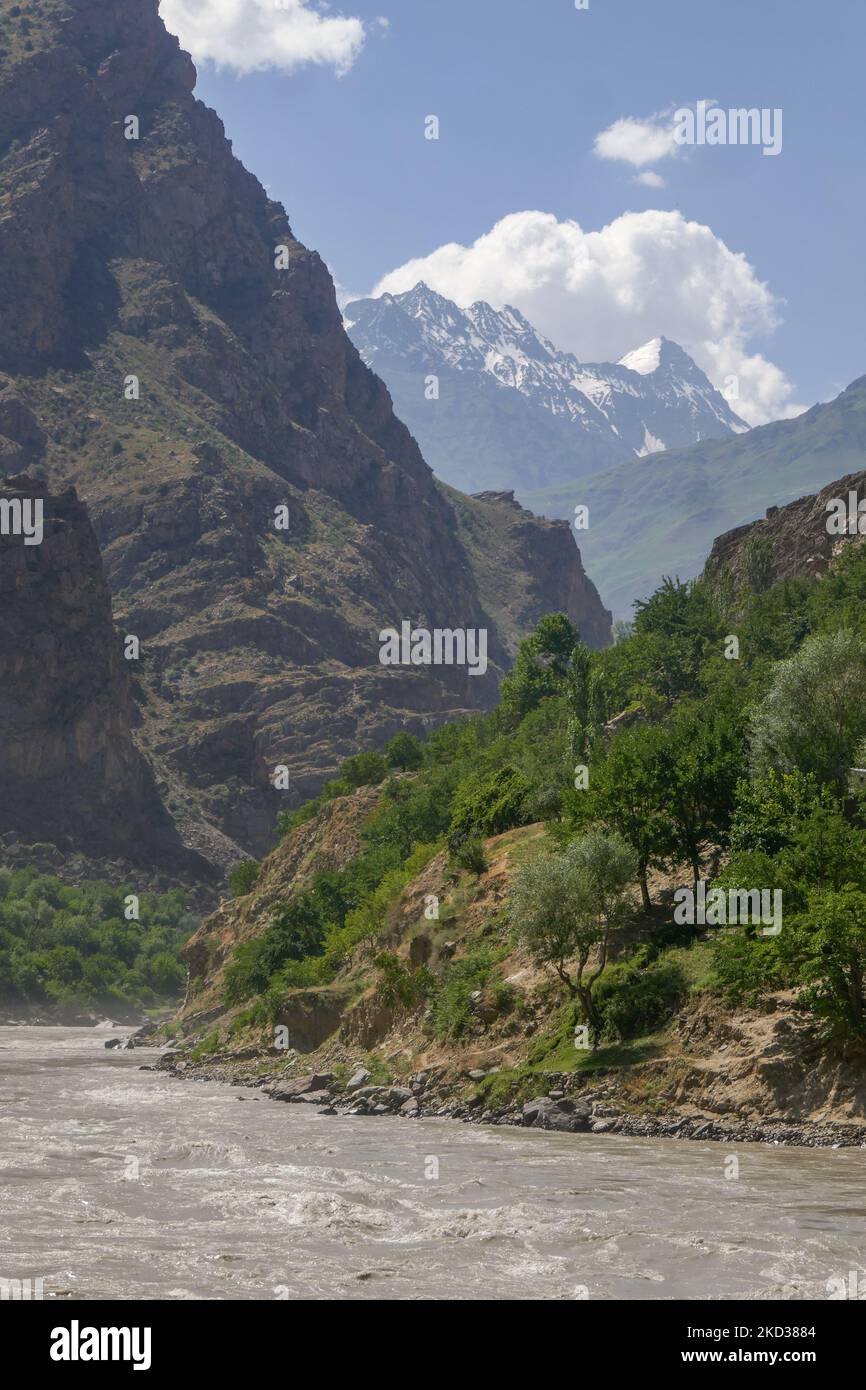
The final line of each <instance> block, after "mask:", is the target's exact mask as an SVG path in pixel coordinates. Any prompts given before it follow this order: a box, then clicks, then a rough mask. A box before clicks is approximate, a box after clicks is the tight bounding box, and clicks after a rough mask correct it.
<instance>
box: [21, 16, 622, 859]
mask: <svg viewBox="0 0 866 1390" xmlns="http://www.w3.org/2000/svg"><path fill="white" fill-rule="evenodd" d="M18 8H19V7H18V6H12V5H10V4H9V3H8V0H0V19H2V21H3V23H2V28H0V51H2V52H3V55H4V56H3V57H2V59H0V63H2V69H0V175H2V187H3V189H4V190H5V191H4V193H3V194H2V198H0V301H2V302H3V303H4V305H5V306H6V309H7V312H5V313H4V315H3V320H2V324H0V435H2V436H3V438H2V440H0V446H2V447H0V465H4V462H5V466H6V467H7V468H9V467H11V466H12V465H13V464H14V467H15V468H16V470H17V469H18V468H20V467H21V466H22V465H25V466H28V467H30V466H31V465H32V466H33V467H35V468H37V469H39V470H41V471H42V472H43V473H44V475H45V476H47V477H48V478H49V479H50V480H51V482H52V485H61V484H62V485H68V484H69V483H73V484H75V486H76V487H77V488H78V491H79V495H80V496H81V497H82V499H83V500H84V501H85V502H86V504H87V506H88V509H89V511H90V514H91V516H92V518H93V521H94V525H95V528H96V531H97V535H98V537H99V540H100V543H101V545H102V547H103V552H104V558H105V567H106V575H107V578H108V581H109V584H110V586H111V589H112V592H113V593H114V595H115V608H116V611H117V613H118V615H119V616H120V617H121V618H122V620H123V622H124V625H125V627H126V629H127V630H128V631H129V632H132V633H134V634H136V635H137V636H138V637H139V638H140V639H141V642H142V663H141V672H142V684H143V689H144V691H145V693H146V702H145V705H144V711H143V726H142V729H141V738H142V741H143V746H144V748H145V750H146V752H147V753H148V756H149V757H150V759H151V761H152V762H153V764H154V766H155V767H156V768H157V770H158V772H159V773H160V776H161V777H162V778H163V779H164V780H166V781H167V782H169V783H171V784H172V786H173V788H174V789H175V793H176V795H175V800H176V801H177V803H178V805H179V808H180V809H179V812H178V814H179V815H180V817H181V819H182V820H184V821H185V822H186V823H188V824H190V825H191V824H193V823H195V822H196V820H202V819H203V820H204V821H205V822H206V823H207V824H209V825H211V826H214V827H216V828H217V829H218V831H219V833H220V834H223V835H225V836H228V837H229V838H230V840H231V841H232V843H234V844H235V845H239V846H242V847H243V848H244V849H245V850H252V851H254V852H260V851H261V850H263V849H264V848H266V847H267V845H268V844H269V843H270V839H271V830H272V825H273V819H274V815H275V812H276V811H277V810H278V809H279V808H280V807H282V806H284V805H286V803H287V802H288V803H290V804H291V803H294V802H297V801H298V800H300V799H302V798H303V797H304V796H306V795H308V794H309V793H310V792H311V791H313V790H315V789H316V787H317V786H318V785H319V784H320V783H321V781H322V779H323V777H325V776H326V775H328V774H330V773H331V772H333V770H334V769H335V767H336V766H337V765H338V764H339V762H340V760H341V759H342V758H343V757H345V756H346V755H347V754H349V753H352V752H355V751H357V749H358V747H360V746H365V745H370V744H375V743H377V742H381V741H382V740H383V739H385V738H387V737H388V736H389V735H390V734H392V733H393V732H395V731H396V730H397V729H398V728H400V727H403V726H408V727H412V728H417V729H421V728H423V727H424V726H425V724H428V723H430V722H438V721H441V720H443V719H446V718H449V717H454V716H455V715H458V714H460V713H461V712H464V711H467V710H471V709H473V708H479V707H484V706H488V705H489V704H490V703H491V702H492V701H493V699H494V697H495V690H496V684H497V677H498V675H499V674H500V673H501V671H502V669H503V668H504V667H505V665H506V664H507V662H508V657H509V649H510V648H511V647H513V636H512V634H511V633H508V632H500V630H499V627H498V625H497V621H496V619H495V617H494V616H493V614H492V613H491V611H490V610H489V609H488V608H487V607H486V606H485V602H484V601H483V600H482V594H481V589H482V584H481V583H480V581H479V568H483V570H484V579H483V588H484V591H485V593H488V594H493V593H496V591H497V589H498V588H499V587H500V585H499V584H498V583H497V575H499V577H500V578H501V580H502V584H503V585H506V584H510V585H512V587H513V586H514V581H513V579H512V576H511V570H512V569H513V568H514V564H513V562H514V561H515V559H516V560H517V561H519V564H518V568H519V570H520V571H521V572H522V573H524V574H525V575H526V580H525V594H524V595H523V596H522V597H521V596H519V595H515V597H514V601H513V604H512V608H513V611H514V613H515V615H517V614H519V617H520V621H521V622H526V623H527V624H531V622H532V621H534V620H535V618H536V617H538V616H540V614H541V611H542V610H541V609H540V607H539V604H540V602H541V601H542V600H543V602H544V604H545V605H547V606H550V607H554V608H564V609H566V610H567V611H568V612H569V614H570V616H571V617H572V618H573V619H574V620H575V621H576V622H577V623H578V624H579V625H580V626H581V627H582V628H583V629H584V631H585V632H586V633H587V634H592V637H593V640H597V641H604V640H606V636H607V625H606V615H605V613H604V610H603V609H602V606H601V603H600V600H599V599H598V595H597V594H596V593H595V591H594V590H593V589H592V586H591V585H588V584H587V583H586V581H585V577H584V576H583V571H582V567H581V564H580V558H579V554H578V552H577V549H576V547H575V546H574V545H573V544H572V543H571V542H569V546H568V547H562V549H561V551H560V556H561V574H560V575H559V581H560V582H559V584H554V583H551V582H550V581H551V576H550V568H549V565H547V564H545V565H544V566H543V569H542V572H541V573H536V569H535V565H536V560H537V558H538V556H539V555H543V554H544V551H545V544H544V538H545V537H546V536H547V535H548V532H547V530H546V529H545V528H544V525H543V523H538V522H534V521H532V520H531V519H530V518H529V517H528V516H527V517H526V519H525V527H524V537H523V539H524V541H525V544H522V543H521V541H520V537H518V536H515V537H514V539H513V544H512V547H511V553H510V554H509V555H508V556H507V557H505V558H504V559H503V557H500V556H498V555H496V554H487V555H485V556H484V557H483V565H481V564H480V561H479V558H478V555H477V551H476V552H475V553H474V554H470V550H469V549H468V548H467V545H466V543H465V540H464V539H462V538H461V534H460V528H459V526H458V524H457V521H456V518H455V513H454V508H453V505H452V503H451V502H450V501H449V499H448V498H447V497H446V496H445V495H444V494H443V492H441V491H440V490H439V488H438V487H437V486H436V484H435V483H434V480H433V477H432V474H431V472H430V470H429V468H428V467H427V465H426V463H425V462H424V460H423V458H422V457H421V454H420V452H419V450H418V448H417V446H416V444H415V442H414V440H413V439H412V437H411V436H410V435H409V433H408V431H407V430H406V429H405V427H404V426H403V425H402V424H401V423H400V422H399V421H398V420H397V419H396V417H395V415H394V413H393V410H392V406H391V400H390V397H389V395H388V393H387V391H386V389H385V387H384V386H383V384H382V383H381V382H380V381H379V380H378V378H377V377H376V376H374V375H373V373H372V372H371V371H370V370H369V369H368V368H367V367H366V366H365V365H364V363H363V362H362V361H361V359H360V357H359V355H358V353H357V352H356V350H355V349H354V347H353V346H352V345H351V343H350V342H349V340H348V338H347V337H346V334H345V332H344V330H343V326H342V319H341V316H340V313H339V311H338V309H337V305H336V300H335V295H334V289H333V285H332V283H331V280H330V277H329V275H328V272H327V270H326V268H325V266H324V265H323V263H322V261H321V260H320V258H319V257H318V256H317V255H316V254H315V253H314V252H311V251H308V250H307V249H306V248H305V247H303V246H301V245H300V244H299V243H298V242H297V241H296V240H295V238H294V236H293V235H292V232H291V228H290V226H289V222H288V219H287V217H286V214H285V212H284V210H283V208H282V207H281V206H280V205H279V204H277V203H274V202H272V201H271V200H270V199H268V197H267V195H266V194H265V192H264V190H263V189H262V187H261V186H260V184H259V183H258V182H257V180H256V179H255V178H254V177H253V176H252V175H251V174H249V173H248V172H247V171H246V170H245V169H244V168H243V166H242V165H241V164H240V163H239V162H238V161H237V160H236V159H235V158H234V156H233V154H232V152H231V145H230V142H229V141H227V140H226V138H225V134H224V130H223V127H222V124H221V122H220V121H219V119H218V117H217V116H216V115H215V114H214V113H213V112H212V111H210V110H208V109H207V108H206V107H205V106H204V105H203V104H202V103H200V102H198V101H196V100H195V99H194V97H193V95H192V90H193V86H194V83H195V72H194V69H193V66H192V63H191V61H190V59H189V58H188V56H187V55H185V54H183V53H182V52H181V51H180V49H179V47H178V44H177V41H176V40H175V39H174V38H172V37H171V36H169V35H168V34H167V32H166V30H165V28H164V26H163V25H162V22H161V20H160V19H159V16H158V7H157V0H38V3H34V4H33V5H32V6H29V7H28V14H27V15H26V16H24V18H25V19H27V21H28V27H27V28H26V29H23V28H22V17H21V16H20V15H17V16H16V15H15V14H14V11H15V10H18ZM28 45H29V46H28ZM132 117H134V118H135V121H136V122H137V130H136V128H135V125H134V123H133V122H131V120H130V118H132ZM130 134H132V135H136V134H137V136H138V138H127V136H128V135H130ZM4 402H6V403H7V404H6V407H5V413H4V405H3V403H4ZM31 422H32V424H31ZM277 508H284V509H286V510H285V511H284V512H283V513H282V520H283V521H284V522H285V521H286V520H288V527H287V529H286V527H283V528H282V529H277V527H276V525H275V521H276V519H277V511H276V509H277ZM554 591H555V592H554ZM534 595H535V597H534ZM404 619H410V620H412V621H413V623H415V624H416V625H418V626H421V627H426V628H430V629H432V628H436V627H443V628H461V627H465V628H471V627H486V628H487V629H488V650H489V659H490V668H489V671H488V673H487V675H486V676H484V677H481V676H476V677H472V676H469V675H468V673H467V671H466V669H465V668H458V667H437V668H425V667H420V668H419V667H410V668H396V669H391V668H384V667H382V666H381V665H380V664H379V660H378V655H379V642H378V633H379V631H380V630H381V629H382V628H385V627H389V626H392V625H393V626H397V627H399V625H400V622H401V621H402V620H404ZM283 765H284V766H286V767H287V768H288V769H289V773H290V778H291V781H290V790H289V792H288V793H286V792H282V793H278V792H276V791H275V790H274V788H273V784H272V783H273V773H274V769H275V768H276V767H277V766H283Z"/></svg>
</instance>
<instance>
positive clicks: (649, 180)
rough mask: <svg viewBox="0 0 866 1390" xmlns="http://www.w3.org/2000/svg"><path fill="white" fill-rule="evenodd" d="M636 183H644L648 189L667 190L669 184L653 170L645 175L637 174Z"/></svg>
mask: <svg viewBox="0 0 866 1390" xmlns="http://www.w3.org/2000/svg"><path fill="white" fill-rule="evenodd" d="M634 181H635V183H642V184H643V185H644V186H645V187H646V188H666V187H667V184H666V183H665V181H664V179H663V178H662V176H661V174H656V173H654V172H653V170H652V169H647V170H646V172H645V173H643V174H635V176H634Z"/></svg>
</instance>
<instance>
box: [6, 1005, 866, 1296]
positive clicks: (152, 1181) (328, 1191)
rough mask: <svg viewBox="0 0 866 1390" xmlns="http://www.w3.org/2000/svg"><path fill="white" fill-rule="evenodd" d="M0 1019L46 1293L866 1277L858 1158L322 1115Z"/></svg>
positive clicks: (633, 1289)
mask: <svg viewBox="0 0 866 1390" xmlns="http://www.w3.org/2000/svg"><path fill="white" fill-rule="evenodd" d="M128 1031H129V1030H122V1029H117V1030H112V1029H111V1028H109V1027H100V1028H90V1029H84V1028H37V1027H28V1026H22V1027H4V1028H0V1279H6V1280H24V1279H31V1280H36V1279H42V1281H43V1288H44V1297H45V1298H46V1299H63V1300H77V1299H102V1298H107V1299H227V1300H237V1299H259V1300H285V1299H292V1300H294V1299H389V1300H392V1299H393V1300H403V1299H421V1300H427V1299H461V1300H463V1299H466V1300H481V1299H499V1300H501V1299H568V1300H574V1299H587V1298H588V1299H604V1300H609V1299H693V1300H701V1299H709V1300H724V1299H739V1298H749V1299H759V1300H789V1299H791V1300H796V1299H827V1298H828V1297H829V1291H830V1290H831V1289H832V1288H833V1287H834V1286H833V1285H832V1284H831V1285H828V1281H833V1280H836V1281H843V1282H844V1283H847V1284H850V1277H849V1276H850V1272H851V1271H859V1283H860V1287H861V1288H862V1289H863V1290H864V1292H866V1276H864V1275H863V1273H862V1271H863V1269H864V1266H866V1185H864V1176H866V1151H863V1150H852V1149H840V1150H835V1151H834V1150H828V1149H820V1150H813V1149H799V1148H785V1147H768V1146H764V1145H722V1144H712V1143H707V1144H702V1143H689V1142H682V1141H680V1142H678V1141H676V1140H649V1139H633V1138H625V1137H619V1136H605V1135H592V1134H555V1133H546V1132H544V1131H536V1130H521V1129H514V1128H509V1127H501V1128H484V1127H478V1126H474V1125H473V1126H469V1125H462V1124H460V1123H457V1122H452V1121H447V1120H421V1121H412V1120H405V1119H396V1118H390V1117H381V1118H379V1117H364V1116H338V1117H325V1116H320V1115H318V1114H316V1113H315V1107H312V1106H306V1105H284V1104H278V1103H275V1102H272V1101H269V1100H268V1099H267V1097H265V1096H264V1095H263V1094H262V1093H261V1092H258V1091H255V1090H246V1089H240V1088H235V1087H230V1086H224V1085H220V1084H219V1083H216V1082H183V1081H179V1080H177V1079H176V1078H173V1077H171V1076H170V1075H168V1074H166V1073H162V1072H151V1071H141V1070H140V1068H141V1066H142V1065H143V1064H146V1063H150V1062H152V1061H153V1060H155V1058H156V1057H157V1056H158V1055H159V1054H158V1053H155V1052H154V1053H150V1052H148V1051H147V1050H144V1049H136V1050H135V1051H129V1052H124V1051H106V1049H105V1046H104V1044H105V1041H106V1040H107V1039H108V1038H109V1037H117V1036H125V1035H126V1033H127V1032H128Z"/></svg>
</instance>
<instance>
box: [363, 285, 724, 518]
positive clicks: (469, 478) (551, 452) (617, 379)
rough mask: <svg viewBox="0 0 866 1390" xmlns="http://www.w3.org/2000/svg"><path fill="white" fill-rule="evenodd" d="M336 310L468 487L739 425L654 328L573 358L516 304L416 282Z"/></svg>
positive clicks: (595, 463) (547, 481)
mask: <svg viewBox="0 0 866 1390" xmlns="http://www.w3.org/2000/svg"><path fill="white" fill-rule="evenodd" d="M345 313H346V325H347V328H348V330H349V332H350V335H351V337H352V339H353V341H354V342H355V345H356V346H357V347H358V349H359V351H360V352H361V355H362V357H363V358H364V360H365V361H366V362H367V363H368V365H371V366H372V365H375V368H376V370H377V371H378V372H379V373H380V374H381V375H382V376H383V377H384V378H385V380H386V382H387V383H388V385H389V387H390V389H391V392H392V395H393V397H394V400H395V404H396V406H397V410H398V413H399V414H400V415H401V416H402V417H403V419H404V420H405V421H406V422H407V424H408V425H409V427H410V428H411V430H412V431H413V433H414V434H415V436H416V438H417V439H418V440H419V442H420V444H421V446H422V448H423V450H424V452H425V455H426V456H427V458H428V461H429V462H431V463H432V464H433V466H434V468H435V469H436V471H437V472H438V473H439V475H440V477H442V478H444V479H445V480H446V481H448V482H451V483H454V484H455V486H459V487H463V488H466V489H467V490H468V491H471V492H477V491H480V490H483V489H485V488H487V489H490V488H493V489H496V488H503V487H513V488H515V490H516V491H517V494H518V496H520V494H521V492H524V493H525V492H526V491H527V490H530V489H532V490H534V489H537V488H546V487H551V486H558V485H562V484H564V483H566V482H568V481H575V480H576V479H577V478H579V477H581V476H582V475H583V474H585V473H589V472H594V471H596V470H597V469H599V468H603V467H607V466H611V465H615V464H617V463H622V462H626V461H627V460H629V459H634V458H642V457H644V456H646V455H647V454H651V453H655V452H658V451H661V450H663V449H667V448H683V447H686V446H688V445H690V444H694V443H695V442H698V441H700V440H704V439H720V438H727V437H728V436H730V435H733V434H739V433H742V432H743V431H745V430H746V429H747V426H746V425H745V424H744V422H743V421H742V420H740V419H739V417H738V416H737V415H735V414H734V412H733V410H732V409H731V408H730V406H729V405H728V402H727V401H726V400H725V399H724V397H723V396H722V395H721V394H720V393H719V392H718V391H717V390H716V389H715V387H714V386H713V385H712V383H711V382H710V380H709V378H708V377H707V376H706V374H705V373H704V372H703V371H701V369H700V367H698V365H697V364H696V363H695V362H694V361H693V360H692V358H691V357H690V356H689V354H688V353H687V352H686V351H685V349H684V348H682V347H681V346H680V345H679V344H678V343H675V342H673V341H671V340H670V339H668V338H665V337H664V336H662V335H659V336H658V337H656V338H653V339H651V340H650V341H649V342H647V343H645V344H643V345H642V346H641V347H638V348H635V349H633V350H632V351H631V352H629V353H626V355H625V356H624V357H622V358H621V359H620V360H619V362H597V363H592V362H580V361H578V359H577V357H576V356H575V355H574V354H573V353H571V352H565V351H562V350H560V349H559V348H558V347H557V346H556V344H555V343H553V342H551V341H550V339H548V338H546V337H545V336H544V335H543V334H541V333H539V332H538V330H537V329H536V328H535V327H534V326H533V324H532V323H530V321H529V320H528V319H527V318H526V316H525V315H524V314H523V313H522V311H521V310H520V309H517V308H515V307H514V306H513V305H508V304H506V305H505V306H504V307H503V308H501V309H497V308H495V307H494V306H493V305H492V304H490V303H489V302H488V301H487V300H483V299H482V300H476V301H475V302H474V303H472V304H470V305H469V306H468V307H466V308H461V307H460V306H459V305H458V304H456V303H454V302H453V301H452V300H450V299H448V298H446V297H445V296H444V295H441V294H439V293H438V292H437V291H435V290H432V289H431V288H430V287H429V286H428V285H427V284H425V283H424V282H423V281H420V282H419V283H418V284H417V285H415V286H414V287H413V289H411V290H408V291H405V292H404V293H401V294H388V295H384V296H382V297H381V298H379V299H365V300H359V301H356V302H355V303H353V304H349V305H347V306H346V311H345ZM430 373H433V374H435V375H436V376H437V377H439V378H440V389H439V394H438V396H437V398H436V409H435V411H434V410H429V409H427V408H426V405H427V404H428V403H429V402H426V401H425V398H424V391H423V389H419V383H420V382H422V381H425V380H426V379H427V378H428V376H429V374H430ZM442 378H445V381H443V380H442ZM446 381H447V385H446Z"/></svg>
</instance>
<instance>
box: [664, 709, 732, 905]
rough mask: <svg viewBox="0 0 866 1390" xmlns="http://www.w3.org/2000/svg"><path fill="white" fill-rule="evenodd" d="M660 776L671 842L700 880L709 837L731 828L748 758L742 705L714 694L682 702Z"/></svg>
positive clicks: (669, 730) (671, 723)
mask: <svg viewBox="0 0 866 1390" xmlns="http://www.w3.org/2000/svg"><path fill="white" fill-rule="evenodd" d="M664 732H665V737H664V745H663V747H662V750H661V754H660V781H659V785H660V786H661V787H663V788H664V805H665V808H666V811H667V814H668V816H669V818H670V824H671V828H672V836H671V848H672V853H673V854H674V856H675V857H676V858H677V859H680V860H685V861H686V863H688V864H690V865H691V868H692V874H693V876H694V881H695V884H697V882H698V879H699V878H700V875H701V852H702V849H703V846H704V845H705V843H706V842H707V841H713V840H718V839H719V838H720V837H721V835H722V834H723V833H724V832H725V831H726V829H727V826H728V823H729V820H730V816H731V813H732V811H733V807H734V796H735V789H736V785H737V782H738V781H739V779H740V777H741V774H742V769H743V760H744V751H745V750H744V740H743V735H742V728H741V725H740V719H739V716H738V713H737V711H735V710H732V709H730V708H728V707H726V706H725V705H724V704H723V703H721V702H719V703H713V702H712V701H710V700H709V699H707V700H705V701H704V702H702V703H698V702H696V701H689V702H684V703H682V704H680V705H679V706H678V707H677V708H676V710H675V711H674V713H673V714H672V715H671V717H670V719H669V720H668V721H667V723H666V724H665V725H664Z"/></svg>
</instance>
